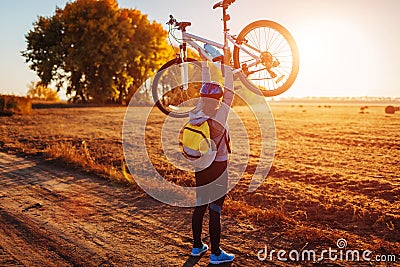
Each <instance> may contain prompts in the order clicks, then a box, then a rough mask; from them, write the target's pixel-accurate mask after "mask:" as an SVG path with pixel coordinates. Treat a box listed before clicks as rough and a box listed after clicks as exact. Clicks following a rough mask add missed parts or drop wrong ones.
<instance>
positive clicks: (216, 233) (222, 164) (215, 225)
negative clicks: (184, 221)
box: [192, 161, 228, 254]
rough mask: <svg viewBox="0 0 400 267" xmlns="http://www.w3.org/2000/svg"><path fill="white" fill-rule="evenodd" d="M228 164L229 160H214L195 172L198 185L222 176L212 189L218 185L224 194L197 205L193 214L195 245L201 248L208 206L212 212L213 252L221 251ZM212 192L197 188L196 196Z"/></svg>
mask: <svg viewBox="0 0 400 267" xmlns="http://www.w3.org/2000/svg"><path fill="white" fill-rule="evenodd" d="M227 165H228V164H227V161H214V162H213V163H212V164H211V165H210V166H209V167H208V168H206V169H204V170H202V171H199V172H196V173H195V178H196V186H202V185H206V184H209V183H212V182H214V181H215V180H216V179H217V178H219V177H220V176H221V178H220V179H218V184H215V187H214V185H213V187H212V188H213V190H211V191H214V188H216V187H218V189H217V190H218V191H220V190H222V191H220V193H219V194H221V195H223V196H222V197H220V198H219V199H217V200H215V201H212V202H211V203H209V204H205V205H200V206H196V208H195V209H194V212H193V216H192V232H193V247H195V248H201V246H202V241H201V232H202V228H203V227H202V225H203V217H204V214H205V212H206V210H207V207H208V210H209V213H210V221H209V233H210V241H211V253H213V254H218V253H219V244H220V239H221V221H220V215H221V210H222V205H223V204H224V200H225V194H226V191H227V188H228V174H227V169H226V168H227ZM210 193H211V192H210V190H209V191H208V192H207V191H204V190H197V191H196V198H202V199H204V198H207V197H209V196H210ZM214 193H215V192H214ZM206 203H208V202H206Z"/></svg>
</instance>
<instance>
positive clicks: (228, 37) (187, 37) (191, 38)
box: [181, 31, 261, 74]
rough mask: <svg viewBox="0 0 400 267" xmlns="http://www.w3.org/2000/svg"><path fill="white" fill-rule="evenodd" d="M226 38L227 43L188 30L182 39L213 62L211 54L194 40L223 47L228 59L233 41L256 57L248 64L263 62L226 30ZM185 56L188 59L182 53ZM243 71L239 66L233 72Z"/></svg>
mask: <svg viewBox="0 0 400 267" xmlns="http://www.w3.org/2000/svg"><path fill="white" fill-rule="evenodd" d="M224 37H225V38H224V40H225V44H220V43H217V42H214V41H211V40H208V39H205V38H202V37H199V36H196V35H194V34H191V33H188V32H186V31H182V40H183V43H184V44H185V43H187V44H189V45H190V46H191V47H193V48H194V49H196V50H197V51H198V52H199V53H201V55H202V56H204V57H205V58H207V60H208V61H210V62H213V61H212V60H213V58H212V57H211V56H210V54H208V53H207V51H206V50H205V49H204V48H203V47H201V46H200V45H198V44H197V43H196V42H195V41H194V40H196V41H199V42H201V43H204V44H209V45H212V46H214V47H217V48H219V49H222V50H223V51H224V59H226V57H227V55H229V60H230V51H229V47H228V41H229V42H230V43H232V44H233V45H235V46H237V47H238V48H239V49H240V50H242V51H243V52H245V53H246V54H248V55H249V56H251V57H252V58H254V60H255V62H254V63H251V64H249V65H248V66H249V67H251V66H253V65H256V64H258V63H260V62H261V60H260V58H259V57H258V56H256V55H254V54H253V53H251V52H250V51H249V50H248V49H246V48H245V47H244V46H243V45H241V44H238V43H237V42H236V40H235V38H234V36H232V35H231V34H229V33H228V32H224ZM183 47H185V45H183ZM184 53H186V51H184ZM181 56H183V58H184V59H185V60H186V54H184V55H181ZM213 63H214V64H215V65H218V64H220V63H219V62H213ZM240 71H242V68H237V69H234V70H233V71H232V72H233V74H235V73H238V72H240Z"/></svg>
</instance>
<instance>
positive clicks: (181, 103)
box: [152, 58, 202, 118]
mask: <svg viewBox="0 0 400 267" xmlns="http://www.w3.org/2000/svg"><path fill="white" fill-rule="evenodd" d="M184 69H185V72H186V71H187V80H186V81H183V79H182V71H183V70H184ZM185 82H187V84H188V88H184V86H183V85H184V84H185ZM201 86H202V75H201V64H200V62H198V61H196V60H195V59H193V58H188V59H187V61H186V62H182V59H180V58H176V59H173V60H170V61H168V62H167V63H165V64H164V65H163V66H162V67H161V68H160V70H159V71H158V72H157V74H156V75H155V77H154V80H153V85H152V94H153V99H154V102H155V104H156V106H157V107H158V108H159V109H160V110H161V111H162V112H163V113H164V114H166V115H169V116H172V117H175V118H184V117H188V116H189V112H190V111H191V110H192V109H194V108H195V107H196V106H197V103H198V100H199V97H200V88H201Z"/></svg>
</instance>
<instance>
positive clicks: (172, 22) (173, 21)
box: [167, 15, 176, 25]
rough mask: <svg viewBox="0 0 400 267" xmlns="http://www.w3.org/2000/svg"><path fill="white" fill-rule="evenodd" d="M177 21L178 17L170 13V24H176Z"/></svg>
mask: <svg viewBox="0 0 400 267" xmlns="http://www.w3.org/2000/svg"><path fill="white" fill-rule="evenodd" d="M175 23H176V19H175V18H174V16H172V15H169V21H168V22H167V24H168V25H174V24H175Z"/></svg>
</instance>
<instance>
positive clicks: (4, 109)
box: [0, 95, 32, 116]
mask: <svg viewBox="0 0 400 267" xmlns="http://www.w3.org/2000/svg"><path fill="white" fill-rule="evenodd" d="M31 112H32V101H31V99H29V98H26V97H20V96H10V95H0V116H11V115H13V114H21V115H27V114H30V113H31Z"/></svg>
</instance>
